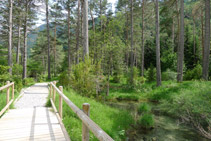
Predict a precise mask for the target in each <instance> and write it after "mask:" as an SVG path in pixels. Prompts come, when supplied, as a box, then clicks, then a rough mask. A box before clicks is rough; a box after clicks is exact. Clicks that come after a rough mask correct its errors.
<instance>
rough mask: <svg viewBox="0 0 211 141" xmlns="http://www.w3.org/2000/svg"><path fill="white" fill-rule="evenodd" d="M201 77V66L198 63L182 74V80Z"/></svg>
mask: <svg viewBox="0 0 211 141" xmlns="http://www.w3.org/2000/svg"><path fill="white" fill-rule="evenodd" d="M201 77H202V67H201V65H200V64H197V65H196V67H195V68H193V69H192V70H187V71H186V72H185V75H184V80H193V79H194V80H197V79H201Z"/></svg>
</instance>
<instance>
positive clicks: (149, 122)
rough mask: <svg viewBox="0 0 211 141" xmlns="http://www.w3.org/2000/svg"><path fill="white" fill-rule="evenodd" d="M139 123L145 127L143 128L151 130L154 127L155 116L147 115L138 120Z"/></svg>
mask: <svg viewBox="0 0 211 141" xmlns="http://www.w3.org/2000/svg"><path fill="white" fill-rule="evenodd" d="M138 123H139V124H140V125H141V126H142V127H143V128H147V129H149V128H151V127H153V126H154V116H153V115H152V114H148V113H145V114H143V116H141V118H140V119H139V120H138Z"/></svg>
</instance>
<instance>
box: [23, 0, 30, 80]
mask: <svg viewBox="0 0 211 141" xmlns="http://www.w3.org/2000/svg"><path fill="white" fill-rule="evenodd" d="M28 6H29V5H28V0H26V5H25V21H24V22H25V24H24V46H23V48H24V50H23V79H25V78H26V77H27V32H28V26H27V23H28V21H27V19H28Z"/></svg>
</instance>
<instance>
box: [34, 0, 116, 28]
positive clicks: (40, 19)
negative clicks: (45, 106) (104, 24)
mask: <svg viewBox="0 0 211 141" xmlns="http://www.w3.org/2000/svg"><path fill="white" fill-rule="evenodd" d="M108 2H109V3H112V10H113V12H114V11H115V5H116V2H117V0H108ZM44 19H45V5H44V4H41V5H40V8H39V13H38V21H37V23H36V26H40V25H42V24H44V23H45V21H43V20H44Z"/></svg>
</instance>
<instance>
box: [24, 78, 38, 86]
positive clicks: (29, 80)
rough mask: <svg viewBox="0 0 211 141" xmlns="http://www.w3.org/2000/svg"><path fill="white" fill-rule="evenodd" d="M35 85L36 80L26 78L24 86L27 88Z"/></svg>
mask: <svg viewBox="0 0 211 141" xmlns="http://www.w3.org/2000/svg"><path fill="white" fill-rule="evenodd" d="M34 83H35V81H34V78H25V79H24V80H23V84H24V85H26V86H29V85H33V84H34Z"/></svg>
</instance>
